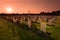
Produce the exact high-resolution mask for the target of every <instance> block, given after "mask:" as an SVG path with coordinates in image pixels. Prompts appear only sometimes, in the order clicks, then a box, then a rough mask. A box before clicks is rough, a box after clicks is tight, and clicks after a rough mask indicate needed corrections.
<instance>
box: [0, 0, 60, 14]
mask: <svg viewBox="0 0 60 40" xmlns="http://www.w3.org/2000/svg"><path fill="white" fill-rule="evenodd" d="M9 8H10V9H11V10H10V11H11V12H12V13H28V11H30V12H31V13H40V12H42V11H44V12H51V11H56V10H60V0H0V13H7V12H9V11H8V10H7V9H9Z"/></svg>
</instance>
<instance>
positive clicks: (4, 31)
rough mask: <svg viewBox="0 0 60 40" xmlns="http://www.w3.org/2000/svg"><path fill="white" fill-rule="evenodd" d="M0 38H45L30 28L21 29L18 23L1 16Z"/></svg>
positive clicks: (4, 39)
mask: <svg viewBox="0 0 60 40" xmlns="http://www.w3.org/2000/svg"><path fill="white" fill-rule="evenodd" d="M0 40H44V39H43V38H42V37H40V36H38V35H36V34H35V33H33V32H30V31H28V30H23V29H21V28H20V27H19V26H18V25H16V24H14V23H12V22H9V21H7V20H5V19H2V18H0Z"/></svg>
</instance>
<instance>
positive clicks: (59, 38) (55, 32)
mask: <svg viewBox="0 0 60 40" xmlns="http://www.w3.org/2000/svg"><path fill="white" fill-rule="evenodd" d="M54 25H55V26H48V27H47V31H48V32H49V33H51V36H52V37H54V38H55V39H56V40H60V18H57V19H55V20H54Z"/></svg>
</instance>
